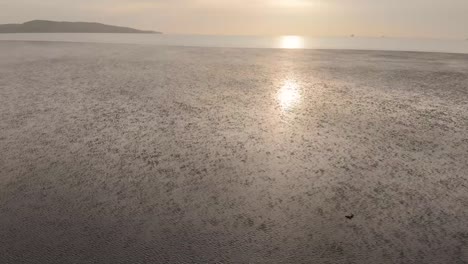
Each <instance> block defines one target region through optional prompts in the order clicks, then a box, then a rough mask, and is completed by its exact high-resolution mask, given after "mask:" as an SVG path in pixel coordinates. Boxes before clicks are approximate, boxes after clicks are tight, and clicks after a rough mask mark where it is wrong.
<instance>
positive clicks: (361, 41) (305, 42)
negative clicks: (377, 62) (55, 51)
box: [0, 33, 468, 54]
mask: <svg viewBox="0 0 468 264" xmlns="http://www.w3.org/2000/svg"><path fill="white" fill-rule="evenodd" d="M0 40H17V41H59V42H64V41H65V42H86V43H122V44H145V45H166V46H191V47H230V48H273V49H348V50H386V51H419V52H444V53H465V54H468V40H463V39H411V38H393V37H384V36H382V37H373V38H371V37H355V36H349V37H327V38H323V37H306V36H213V35H177V34H111V33H105V34H102V33H16V34H0Z"/></svg>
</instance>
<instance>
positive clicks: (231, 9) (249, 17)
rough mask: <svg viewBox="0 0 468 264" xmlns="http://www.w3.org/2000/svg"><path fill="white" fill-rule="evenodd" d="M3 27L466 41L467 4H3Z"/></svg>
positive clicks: (330, 0)
mask: <svg viewBox="0 0 468 264" xmlns="http://www.w3.org/2000/svg"><path fill="white" fill-rule="evenodd" d="M0 10H1V12H0V23H19V22H25V21H28V20H33V19H48V20H62V21H93V22H102V23H106V24H113V25H121V26H130V27H136V28H139V29H152V30H158V31H163V32H165V33H181V34H222V35H308V36H348V35H350V34H355V35H357V36H382V35H385V36H394V37H432V38H468V26H467V25H468V15H467V14H468V0H41V1H39V0H0Z"/></svg>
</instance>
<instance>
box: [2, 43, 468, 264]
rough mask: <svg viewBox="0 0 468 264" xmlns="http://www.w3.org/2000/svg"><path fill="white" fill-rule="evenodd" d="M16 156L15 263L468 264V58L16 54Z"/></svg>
mask: <svg viewBox="0 0 468 264" xmlns="http://www.w3.org/2000/svg"><path fill="white" fill-rule="evenodd" d="M0 153H1V155H0V263H467V262H468V221H467V220H468V162H467V161H468V55H460V54H459V55H455V54H437V53H433V54H431V53H410V52H378V51H374V52H370V51H317V50H315V51H314V50H272V49H228V48H224V49H223V48H188V47H187V48H182V47H156V46H144V45H118V44H79V43H76V44H75V43H48V42H8V41H3V42H0ZM346 216H353V217H349V218H351V219H349V218H347V217H346Z"/></svg>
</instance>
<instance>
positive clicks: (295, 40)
mask: <svg viewBox="0 0 468 264" xmlns="http://www.w3.org/2000/svg"><path fill="white" fill-rule="evenodd" d="M280 47H281V48H282V49H302V48H304V38H303V37H300V36H283V37H281V39H280Z"/></svg>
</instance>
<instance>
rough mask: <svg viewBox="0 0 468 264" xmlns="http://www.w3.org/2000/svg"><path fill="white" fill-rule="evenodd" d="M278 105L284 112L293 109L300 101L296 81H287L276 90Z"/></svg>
mask: <svg viewBox="0 0 468 264" xmlns="http://www.w3.org/2000/svg"><path fill="white" fill-rule="evenodd" d="M277 99H278V103H279V105H280V106H281V108H282V109H283V110H284V111H289V110H291V109H292V108H294V107H295V106H296V105H297V104H298V103H299V101H300V100H301V93H300V91H299V85H298V84H297V82H296V81H293V80H287V81H285V82H284V84H283V86H282V87H281V88H280V89H279V90H278V98H277Z"/></svg>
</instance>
